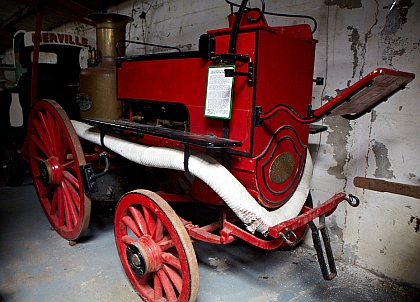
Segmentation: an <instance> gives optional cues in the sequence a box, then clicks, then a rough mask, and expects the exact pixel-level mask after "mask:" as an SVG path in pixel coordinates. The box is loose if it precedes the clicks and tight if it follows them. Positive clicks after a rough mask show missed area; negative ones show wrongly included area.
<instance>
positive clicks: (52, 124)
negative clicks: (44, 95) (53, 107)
mask: <svg viewBox="0 0 420 302" xmlns="http://www.w3.org/2000/svg"><path fill="white" fill-rule="evenodd" d="M46 124H47V127H46V129H48V133H49V135H50V137H51V144H52V146H53V149H54V150H55V154H59V151H60V145H59V141H58V139H57V136H56V129H57V128H58V127H57V126H56V124H55V117H54V116H53V115H52V114H51V112H49V111H47V120H46ZM50 129H51V130H50Z"/></svg>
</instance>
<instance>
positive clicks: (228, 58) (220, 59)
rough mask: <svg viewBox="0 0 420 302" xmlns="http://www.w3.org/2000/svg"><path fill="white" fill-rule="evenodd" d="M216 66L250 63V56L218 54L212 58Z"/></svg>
mask: <svg viewBox="0 0 420 302" xmlns="http://www.w3.org/2000/svg"><path fill="white" fill-rule="evenodd" d="M211 60H212V61H213V63H214V64H219V63H229V64H233V63H234V62H236V61H240V62H245V63H246V62H248V61H249V55H239V54H234V53H222V54H218V55H216V56H214V57H212V58H211Z"/></svg>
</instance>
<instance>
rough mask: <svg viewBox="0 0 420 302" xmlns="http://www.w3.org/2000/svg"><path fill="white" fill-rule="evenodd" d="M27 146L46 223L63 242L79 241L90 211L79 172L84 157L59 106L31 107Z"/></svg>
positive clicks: (42, 104)
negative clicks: (47, 222)
mask: <svg viewBox="0 0 420 302" xmlns="http://www.w3.org/2000/svg"><path fill="white" fill-rule="evenodd" d="M27 143H28V149H29V161H30V167H31V172H32V177H33V180H34V185H35V189H36V192H37V194H38V197H39V199H40V201H41V205H42V208H43V209H44V212H45V214H46V215H47V218H48V220H49V221H50V223H51V225H52V226H53V227H54V229H55V230H56V231H57V233H59V234H60V235H61V236H63V237H64V238H65V239H67V240H76V239H77V238H80V237H81V236H83V234H84V232H85V231H86V229H87V227H88V225H89V219H90V209H91V204H90V199H89V198H88V197H87V196H86V195H85V194H84V190H83V181H82V176H81V174H80V168H79V166H81V165H84V164H85V157H84V155H83V150H82V147H81V145H80V141H79V138H78V137H77V134H76V132H75V131H74V129H73V125H72V124H71V122H70V120H69V118H68V116H67V114H66V113H65V112H64V110H63V108H61V106H60V105H59V104H57V103H56V102H54V101H52V100H40V101H38V102H37V103H35V105H34V107H33V108H32V110H31V113H30V115H29V122H28V141H27Z"/></svg>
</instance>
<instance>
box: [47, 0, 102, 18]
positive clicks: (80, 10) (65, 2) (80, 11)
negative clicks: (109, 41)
mask: <svg viewBox="0 0 420 302" xmlns="http://www.w3.org/2000/svg"><path fill="white" fill-rule="evenodd" d="M54 2H57V3H59V4H60V5H62V6H64V7H66V8H68V9H70V10H72V11H73V12H75V13H76V14H77V15H79V16H84V17H86V16H87V15H89V14H91V13H94V11H93V10H90V9H88V8H86V7H83V6H81V5H80V4H78V3H74V2H73V1H71V0H54Z"/></svg>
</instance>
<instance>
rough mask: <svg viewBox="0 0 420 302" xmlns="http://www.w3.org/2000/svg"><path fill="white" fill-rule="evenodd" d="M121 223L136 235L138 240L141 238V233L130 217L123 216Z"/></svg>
mask: <svg viewBox="0 0 420 302" xmlns="http://www.w3.org/2000/svg"><path fill="white" fill-rule="evenodd" d="M121 221H122V222H123V223H124V224H125V225H126V226H127V227H128V228H129V229H130V230H131V231H132V232H133V233H134V235H136V236H137V237H138V238H140V237H142V236H143V233H142V232H141V231H140V229H139V228H138V226H137V224H136V223H135V222H134V220H133V219H132V218H131V217H130V216H127V215H126V216H124V217H123V218H122V219H121Z"/></svg>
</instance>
